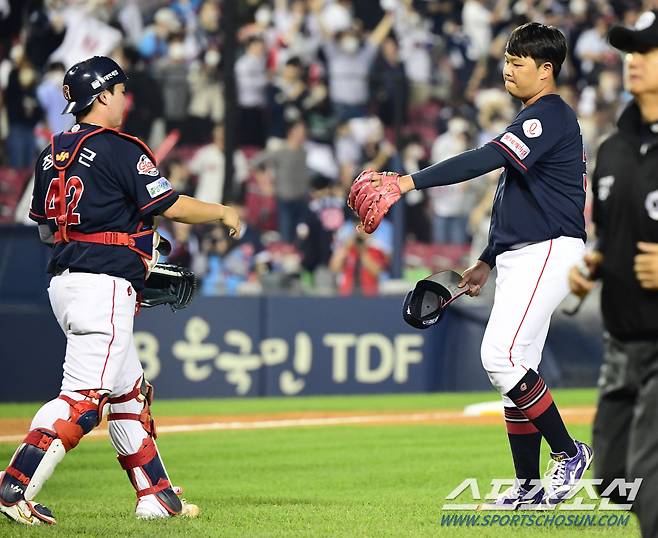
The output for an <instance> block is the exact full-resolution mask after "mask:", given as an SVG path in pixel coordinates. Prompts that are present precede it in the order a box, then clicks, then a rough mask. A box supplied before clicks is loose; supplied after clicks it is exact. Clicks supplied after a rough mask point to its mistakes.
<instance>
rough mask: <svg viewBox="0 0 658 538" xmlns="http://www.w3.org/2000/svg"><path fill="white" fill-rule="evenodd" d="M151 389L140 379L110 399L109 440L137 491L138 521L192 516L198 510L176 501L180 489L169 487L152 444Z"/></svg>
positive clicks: (153, 436)
mask: <svg viewBox="0 0 658 538" xmlns="http://www.w3.org/2000/svg"><path fill="white" fill-rule="evenodd" d="M152 396H153V387H152V386H151V385H150V384H149V383H148V382H147V381H145V380H144V379H143V378H140V379H138V380H137V383H136V384H135V387H134V388H133V390H132V391H130V392H129V393H127V394H124V395H121V396H117V397H115V398H110V400H109V401H110V413H109V414H108V417H107V419H108V421H109V428H110V438H111V440H112V444H113V445H114V448H115V449H116V451H117V452H118V460H119V464H120V465H121V467H122V468H123V469H125V470H126V472H127V474H128V478H129V479H130V483H131V484H132V485H133V487H134V488H135V491H136V492H137V507H136V510H135V513H136V515H137V517H140V518H157V517H169V516H175V515H188V516H193V515H196V513H198V508H197V507H195V506H194V505H190V504H187V503H185V502H184V501H182V500H181V499H179V498H178V493H180V489H179V488H176V487H174V486H172V485H171V481H170V480H169V476H168V475H167V471H166V469H165V467H164V464H163V463H162V460H161V459H160V454H159V453H158V448H157V446H156V444H155V438H156V433H155V426H154V422H153V418H152V417H151V410H150V404H151V402H152Z"/></svg>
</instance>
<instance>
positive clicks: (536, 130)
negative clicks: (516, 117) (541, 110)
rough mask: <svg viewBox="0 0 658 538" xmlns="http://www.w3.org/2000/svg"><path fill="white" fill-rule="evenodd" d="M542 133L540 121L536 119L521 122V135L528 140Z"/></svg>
mask: <svg viewBox="0 0 658 538" xmlns="http://www.w3.org/2000/svg"><path fill="white" fill-rule="evenodd" d="M541 133H542V130H541V121H539V120H538V119H537V118H533V119H531V120H525V121H524V122H523V134H525V135H526V136H527V137H528V138H537V137H538V136H540V135H541Z"/></svg>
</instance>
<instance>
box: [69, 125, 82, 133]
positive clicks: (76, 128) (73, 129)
mask: <svg viewBox="0 0 658 538" xmlns="http://www.w3.org/2000/svg"><path fill="white" fill-rule="evenodd" d="M79 130H80V125H79V124H77V123H76V124H75V125H74V126H73V127H71V130H70V131H69V132H71V133H77V132H78V131H79Z"/></svg>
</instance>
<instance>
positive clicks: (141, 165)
mask: <svg viewBox="0 0 658 538" xmlns="http://www.w3.org/2000/svg"><path fill="white" fill-rule="evenodd" d="M137 173H138V174H144V175H145V176H159V175H160V171H159V170H158V169H157V168H156V167H155V165H154V164H153V161H152V160H151V159H149V158H148V157H147V156H146V155H144V154H142V156H141V157H140V158H139V161H137Z"/></svg>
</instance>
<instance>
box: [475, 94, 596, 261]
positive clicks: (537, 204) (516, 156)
mask: <svg viewBox="0 0 658 538" xmlns="http://www.w3.org/2000/svg"><path fill="white" fill-rule="evenodd" d="M488 145H489V146H490V147H492V148H494V149H495V150H496V151H497V152H499V153H500V154H501V155H503V157H504V158H505V160H506V161H507V165H506V166H505V168H504V171H503V173H502V174H501V176H500V180H499V182H498V188H497V190H496V196H495V198H494V205H493V212H492V216H491V228H490V231H489V244H488V247H487V249H486V250H485V252H484V253H483V255H482V257H481V259H482V260H484V261H486V262H487V263H489V265H493V262H494V259H495V256H497V255H498V254H500V253H502V252H504V251H506V250H509V249H510V248H513V247H514V246H515V245H520V244H524V243H532V242H539V241H546V240H549V239H554V238H556V237H560V236H567V237H579V238H581V239H583V240H585V239H586V234H585V217H584V210H585V188H586V182H587V179H586V178H587V176H586V169H585V152H584V149H583V139H582V135H581V132H580V126H579V125H578V120H577V119H576V115H575V113H574V112H573V110H571V108H570V107H569V106H568V105H567V104H566V103H565V102H564V101H563V100H562V99H561V98H560V96H558V95H555V94H549V95H545V96H544V97H541V98H540V99H539V100H538V101H536V102H535V103H533V104H532V105H530V106H528V107H526V108H524V109H522V110H521V112H519V114H518V115H517V116H516V118H515V119H514V121H513V122H512V124H511V125H510V126H509V127H508V128H507V129H506V130H505V132H504V133H502V134H501V135H499V136H498V137H496V138H495V139H494V140H492V141H491V142H489V144H488Z"/></svg>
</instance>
